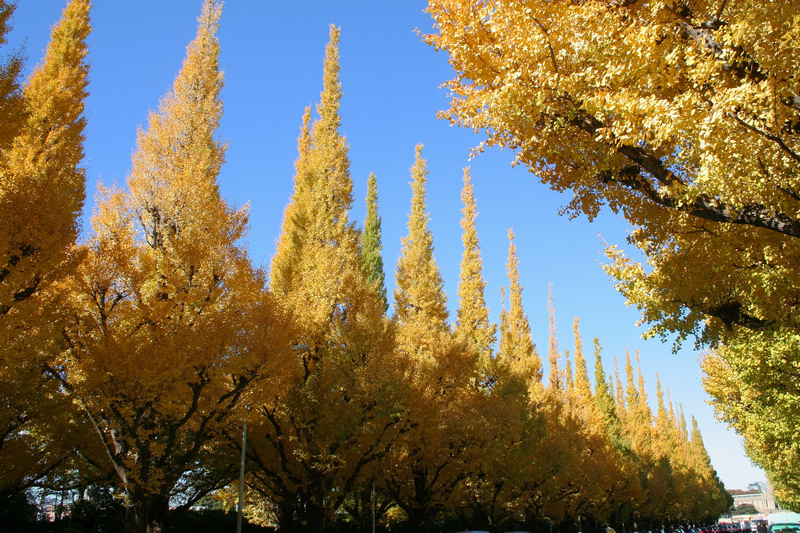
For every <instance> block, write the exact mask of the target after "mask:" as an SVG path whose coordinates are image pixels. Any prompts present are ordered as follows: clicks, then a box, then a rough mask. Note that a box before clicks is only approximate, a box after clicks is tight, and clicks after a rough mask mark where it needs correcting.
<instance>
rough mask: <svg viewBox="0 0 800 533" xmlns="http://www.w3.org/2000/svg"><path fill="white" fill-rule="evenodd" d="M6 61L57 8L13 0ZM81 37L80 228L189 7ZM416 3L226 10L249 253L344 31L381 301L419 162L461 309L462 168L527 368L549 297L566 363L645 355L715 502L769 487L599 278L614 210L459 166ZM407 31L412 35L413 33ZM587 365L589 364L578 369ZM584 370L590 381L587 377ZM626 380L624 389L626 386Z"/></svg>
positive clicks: (104, 8)
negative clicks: (584, 207) (519, 332)
mask: <svg viewBox="0 0 800 533" xmlns="http://www.w3.org/2000/svg"><path fill="white" fill-rule="evenodd" d="M18 4H19V5H18V8H17V12H16V14H15V17H14V19H13V21H12V24H13V26H14V29H13V30H12V33H11V35H10V40H9V44H7V45H6V46H5V47H4V50H3V53H4V54H5V53H8V52H9V51H10V50H14V49H19V48H20V47H22V46H24V49H25V52H26V55H27V57H28V63H27V67H28V71H30V69H31V68H33V66H35V65H36V63H38V62H39V61H40V59H41V57H42V54H43V49H44V48H45V46H46V44H47V41H48V38H49V29H50V27H51V26H52V25H53V24H54V23H55V22H56V21H57V20H58V18H59V16H60V14H61V10H62V9H63V7H64V6H65V5H66V0H20V1H19V2H18ZM95 4H96V5H95V6H94V8H93V11H92V25H93V28H94V29H93V33H92V35H91V36H90V38H89V47H90V53H89V58H88V60H89V63H90V66H91V71H90V80H91V84H90V87H89V91H90V97H89V100H88V102H87V118H88V128H87V141H86V145H85V147H86V156H87V157H86V160H85V167H86V169H87V177H88V182H87V202H86V208H85V213H86V215H85V217H84V227H85V228H89V223H88V222H89V217H90V216H91V213H92V211H93V209H94V205H95V202H94V197H95V195H96V192H97V184H98V182H102V183H103V184H105V185H112V184H115V183H116V184H119V185H124V183H125V179H126V176H127V174H128V172H129V170H130V166H131V162H130V160H131V153H132V151H133V150H134V148H135V139H136V131H137V128H138V127H140V126H142V125H145V124H146V121H147V114H148V112H150V111H151V110H155V109H156V107H157V106H158V103H159V100H160V99H161V97H162V96H163V95H164V94H166V92H167V91H168V90H169V89H170V87H171V84H172V81H173V79H174V77H175V75H176V74H177V73H178V70H179V69H180V67H181V62H182V60H183V57H184V55H185V51H186V45H187V44H188V43H189V42H190V41H191V39H192V38H193V37H194V34H195V30H196V27H197V23H196V19H197V16H198V15H199V13H200V8H201V1H200V0H170V1H169V2H164V1H161V0H137V1H136V2H134V1H129V0H123V1H120V0H116V1H115V0H111V1H107V0H97V1H96V2H95ZM425 5H426V4H425V2H424V1H422V0H404V1H398V0H385V1H375V0H347V1H343V0H338V1H330V0H328V1H308V0H298V1H295V2H279V1H277V0H228V2H227V4H226V5H225V6H224V7H223V15H222V23H221V27H220V32H219V38H220V43H221V58H220V60H221V65H222V68H223V70H224V71H225V88H224V90H223V93H222V98H223V100H224V105H225V114H224V117H223V119H222V123H221V126H220V130H219V137H220V138H221V139H223V140H225V141H227V142H228V143H229V148H228V151H227V157H226V160H227V162H226V164H225V165H224V167H223V169H222V172H221V174H220V187H221V191H222V194H223V196H224V197H225V198H226V199H227V200H228V201H229V202H231V203H234V204H236V205H243V204H246V203H249V206H250V211H251V218H250V223H251V227H250V232H249V238H248V248H249V251H250V255H251V257H252V259H253V261H254V263H256V264H259V265H263V266H264V267H265V268H268V266H269V262H270V259H271V257H272V255H273V254H274V252H275V241H276V239H277V238H278V235H279V232H280V225H281V219H282V216H283V209H284V206H285V205H286V204H287V202H288V200H289V197H290V195H291V191H292V185H293V183H292V177H293V174H294V167H293V165H294V160H295V159H296V157H297V136H298V134H299V131H300V125H301V117H302V115H303V111H304V109H305V107H306V106H313V105H315V104H316V103H317V102H318V101H319V93H320V91H321V89H322V63H323V58H324V53H325V45H326V43H327V41H328V31H329V26H330V24H335V25H336V26H338V27H340V28H341V40H340V49H339V52H340V56H341V63H340V64H341V80H342V87H343V92H344V96H343V100H342V107H341V115H342V129H341V131H342V133H343V134H344V135H345V136H346V137H347V140H348V143H349V146H350V158H351V162H352V166H351V174H352V177H353V180H354V185H355V189H354V195H355V204H354V206H353V210H352V213H351V217H352V218H353V219H354V220H357V221H358V224H359V225H360V224H361V221H362V220H363V217H364V212H365V205H364V203H365V196H366V184H367V178H368V176H369V173H370V172H374V173H375V175H376V177H377V180H378V194H379V214H380V216H381V217H382V223H383V245H384V251H383V259H384V265H385V267H386V280H387V289H388V292H389V294H390V295H391V293H392V290H393V288H394V267H395V264H396V261H397V258H398V257H399V256H400V239H401V238H402V237H403V236H405V235H406V233H407V228H406V224H407V221H408V213H409V209H410V201H411V188H410V186H409V181H410V172H409V169H410V167H411V165H412V164H413V162H414V147H415V145H417V144H420V143H421V144H423V145H424V148H423V157H424V158H425V159H426V160H427V164H428V170H429V172H430V174H429V175H428V185H427V201H428V211H429V213H430V217H431V224H430V226H429V227H430V229H431V231H432V233H433V238H434V245H435V256H436V259H437V262H438V264H439V266H440V268H441V270H442V276H443V278H444V280H445V289H446V291H447V293H448V298H449V302H448V303H449V308H450V311H451V320H455V309H456V308H457V306H458V296H457V292H456V291H457V287H458V279H459V262H460V259H461V253H462V244H461V228H460V226H459V223H460V219H461V208H462V204H461V200H460V192H461V187H462V176H463V169H464V167H466V166H469V167H470V171H471V175H472V181H473V185H474V187H475V197H476V201H477V206H478V211H479V215H478V219H477V228H478V235H479V238H480V243H481V252H482V258H483V264H484V275H485V277H486V280H487V287H486V300H487V302H488V304H489V307H490V309H491V315H492V319H493V320H494V321H497V320H498V319H499V313H500V310H501V308H502V302H501V298H500V288H501V287H502V286H507V285H508V279H507V277H506V260H507V255H508V240H507V236H506V235H507V231H508V229H509V228H513V229H514V232H515V234H516V240H515V242H516V245H517V249H518V253H519V257H520V279H521V283H522V286H523V287H524V289H525V290H524V292H523V305H524V306H525V311H526V313H527V315H528V317H529V319H530V321H531V325H532V330H533V331H532V332H533V338H534V341H535V342H536V344H537V346H538V349H539V353H540V354H542V355H544V356H545V357H546V351H547V340H548V338H547V334H548V328H547V326H548V323H547V309H546V305H547V295H548V288H549V287H552V291H553V294H554V302H555V311H556V321H557V327H558V333H559V341H560V342H559V345H560V349H561V350H562V351H563V350H570V351H572V349H573V340H572V321H573V318H574V317H576V316H577V317H579V318H580V321H581V332H582V336H583V341H584V345H585V346H586V347H587V351H589V350H588V347H591V340H592V338H593V337H597V338H599V340H600V343H601V344H602V345H603V359H604V362H605V368H606V372H607V373H609V374H613V371H614V368H613V358H614V357H616V358H618V359H619V361H620V369H621V370H622V371H624V358H625V353H626V350H629V351H630V352H631V353H632V354H633V353H635V352H636V351H639V353H640V357H641V367H642V371H643V374H644V378H645V381H646V386H647V389H648V393H649V400H650V403H651V406H653V408H655V388H656V376H659V378H660V379H661V383H662V386H663V387H664V388H665V389H669V393H670V398H671V400H672V401H673V402H675V403H677V404H680V405H681V406H682V408H683V410H684V412H685V414H686V417H687V419H690V417H691V416H694V417H695V418H697V420H698V423H699V426H700V429H701V431H702V433H703V438H704V441H705V445H706V448H707V449H708V451H709V454H710V456H711V460H712V464H713V465H714V467H715V468H716V470H717V471H718V473H719V475H720V478H721V479H722V481H723V482H724V483H725V485H726V487H727V488H746V486H747V484H748V483H750V482H754V481H764V480H765V476H764V473H763V472H762V471H761V470H760V469H758V468H756V467H754V466H753V465H752V464H751V463H750V461H749V459H748V458H747V457H746V456H745V454H744V451H743V448H742V444H741V439H739V437H738V436H737V435H736V434H735V433H734V432H733V431H732V430H729V429H727V427H726V426H725V425H724V424H721V423H719V422H716V420H715V418H714V415H713V410H712V409H711V407H710V406H709V405H707V403H706V400H707V396H706V395H705V393H704V392H703V390H702V384H701V378H700V370H699V364H698V361H697V359H698V357H699V352H697V351H695V350H694V349H693V348H694V347H693V346H692V345H691V341H690V342H689V343H688V344H687V345H685V346H684V347H683V348H682V349H681V350H679V351H678V352H677V353H674V354H673V353H672V345H671V344H669V343H667V344H664V343H662V342H660V341H659V340H657V339H652V340H643V339H642V333H643V332H644V329H643V328H641V327H637V325H636V322H637V320H638V318H639V316H640V315H639V312H638V311H637V310H636V309H631V308H627V307H626V306H625V301H624V299H623V298H622V296H620V295H619V294H618V293H617V292H616V291H615V290H614V288H613V286H612V281H611V280H610V279H609V278H608V276H606V275H605V273H604V272H603V271H602V269H601V266H600V265H601V264H602V262H603V261H604V258H603V255H602V250H603V247H604V242H607V243H611V244H620V245H624V244H625V241H624V239H625V235H626V231H627V228H626V226H625V224H624V221H623V220H622V219H621V218H619V217H615V216H614V215H613V214H611V213H610V212H608V211H605V212H603V213H601V215H600V216H599V217H598V218H597V219H596V220H595V221H594V222H592V223H589V222H587V221H586V220H585V219H575V220H569V219H568V218H567V217H564V216H559V209H560V207H561V206H563V205H565V204H567V203H568V201H569V197H568V196H565V195H562V194H559V193H556V192H553V191H551V190H549V189H548V188H547V187H545V186H544V185H542V184H540V183H539V182H538V181H537V179H536V177H535V176H534V175H533V174H531V173H530V172H528V171H527V170H526V169H525V168H522V167H514V168H512V166H511V162H512V161H513V153H510V152H503V151H500V150H490V151H487V152H486V153H483V154H481V155H479V156H477V157H475V158H474V159H470V149H471V148H473V147H475V146H476V145H478V143H479V142H480V141H481V140H482V136H481V135H480V134H476V133H474V132H472V131H469V130H465V129H462V128H457V127H455V126H450V125H449V124H448V123H447V122H445V121H443V120H440V119H437V116H436V115H437V111H439V110H443V109H446V108H447V107H448V95H447V91H446V90H445V89H443V88H441V84H442V83H443V82H445V81H446V80H448V79H449V78H451V77H452V76H453V73H452V70H451V68H450V66H449V64H448V61H447V59H448V58H447V55H446V54H444V53H442V52H437V51H435V50H434V49H432V48H431V47H429V46H427V45H425V44H424V43H423V42H422V39H421V36H420V34H421V33H422V34H424V33H426V32H429V31H431V30H432V20H431V18H430V17H429V16H428V15H427V14H425V13H424V8H425ZM417 30H418V31H417ZM587 359H588V364H589V365H592V364H593V358H592V356H591V354H587ZM590 368H591V366H590ZM623 378H624V376H623Z"/></svg>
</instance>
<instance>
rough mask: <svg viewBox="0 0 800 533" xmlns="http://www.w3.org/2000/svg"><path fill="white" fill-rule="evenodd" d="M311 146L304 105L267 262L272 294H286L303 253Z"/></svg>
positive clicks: (308, 119) (307, 111)
mask: <svg viewBox="0 0 800 533" xmlns="http://www.w3.org/2000/svg"><path fill="white" fill-rule="evenodd" d="M312 146H313V143H312V139H311V108H310V107H306V109H305V111H304V113H303V123H302V126H301V128H300V137H299V138H298V139H297V152H298V156H297V160H296V161H295V175H294V191H293V193H292V200H291V201H290V202H289V204H288V205H287V206H286V209H285V210H284V213H283V225H282V227H281V234H280V236H279V237H278V245H277V248H276V252H275V256H274V257H273V258H272V263H271V265H270V289H272V292H273V293H275V294H286V293H287V292H289V290H291V288H292V287H293V286H294V285H295V283H296V282H295V280H294V278H293V276H294V274H295V270H296V265H297V262H298V261H299V258H300V257H302V255H303V253H302V248H301V247H302V245H303V243H304V242H305V240H306V237H305V235H304V229H305V227H306V218H307V216H305V213H303V211H302V209H303V207H304V202H303V201H302V198H304V197H305V196H306V195H308V194H309V192H308V188H309V186H310V185H311V184H309V183H308V180H309V178H310V177H311V176H312V175H313V174H312V173H310V172H309V169H308V165H309V164H310V161H309V160H310V158H311V148H312Z"/></svg>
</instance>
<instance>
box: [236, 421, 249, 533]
mask: <svg viewBox="0 0 800 533" xmlns="http://www.w3.org/2000/svg"><path fill="white" fill-rule="evenodd" d="M246 458H247V420H245V421H244V427H243V428H242V462H241V464H240V467H239V514H238V515H237V517H236V533H242V509H243V507H244V461H245V459H246Z"/></svg>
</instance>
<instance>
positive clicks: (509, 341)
mask: <svg viewBox="0 0 800 533" xmlns="http://www.w3.org/2000/svg"><path fill="white" fill-rule="evenodd" d="M508 241H509V244H508V262H507V263H506V269H507V275H508V280H509V282H510V285H509V296H508V300H509V301H508V304H509V308H508V310H505V309H503V311H502V312H501V313H500V344H499V347H498V357H499V358H501V360H502V361H503V364H504V365H506V366H508V367H509V368H510V370H511V372H512V373H514V374H516V375H518V376H524V379H525V380H526V382H528V387H529V390H530V391H531V392H533V388H532V387H533V385H534V384H536V385H537V386H541V383H542V375H543V373H542V360H541V358H540V357H539V354H538V353H537V351H536V345H534V343H533V339H532V337H531V326H530V322H529V321H528V317H527V316H525V311H524V309H523V307H522V285H521V284H520V281H519V255H517V247H516V245H515V244H514V231H513V230H510V229H509V230H508Z"/></svg>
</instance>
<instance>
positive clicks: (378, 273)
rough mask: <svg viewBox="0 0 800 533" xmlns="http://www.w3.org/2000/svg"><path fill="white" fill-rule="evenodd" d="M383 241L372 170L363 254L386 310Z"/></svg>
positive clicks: (373, 283)
mask: <svg viewBox="0 0 800 533" xmlns="http://www.w3.org/2000/svg"><path fill="white" fill-rule="evenodd" d="M382 252H383V243H382V241H381V217H380V216H379V215H378V180H377V179H376V178H375V174H373V173H372V172H370V174H369V180H367V216H366V218H365V219H364V231H363V233H362V234H361V255H362V260H363V261H364V270H365V271H366V274H367V282H368V283H370V284H371V285H373V286H374V287H375V289H376V290H377V291H378V292H379V294H380V296H381V300H383V310H384V312H385V311H387V310H388V309H389V301H388V300H387V298H386V273H385V272H384V270H383V255H382Z"/></svg>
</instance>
